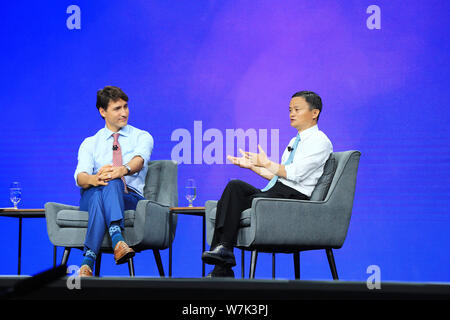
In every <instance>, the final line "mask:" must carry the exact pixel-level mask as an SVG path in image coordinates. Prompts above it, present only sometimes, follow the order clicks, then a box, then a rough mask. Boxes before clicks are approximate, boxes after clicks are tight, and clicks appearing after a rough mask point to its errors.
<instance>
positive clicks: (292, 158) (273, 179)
mask: <svg viewBox="0 0 450 320" xmlns="http://www.w3.org/2000/svg"><path fill="white" fill-rule="evenodd" d="M299 142H300V133H298V134H297V138H295V141H294V144H293V147H292V151H291V153H290V154H289V158H288V159H287V160H286V162H285V163H283V164H284V165H287V164H291V163H292V161H293V160H294V155H295V151H296V150H297V146H298V143H299ZM277 180H278V176H277V175H275V176H274V177H273V178H272V179H271V180H270V181H269V183H268V184H267V186H266V187H265V188H264V189H261V191H262V192H264V191H267V190H269V189H270V188H272V187H273V186H274V185H275V183H276V182H277Z"/></svg>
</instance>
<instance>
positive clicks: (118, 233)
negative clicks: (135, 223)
mask: <svg viewBox="0 0 450 320" xmlns="http://www.w3.org/2000/svg"><path fill="white" fill-rule="evenodd" d="M108 231H109V235H110V236H111V242H112V248H113V250H114V248H115V247H116V244H117V243H118V242H119V241H125V239H124V238H123V236H122V229H121V228H120V225H119V222H118V221H114V222H112V223H111V226H110V227H109V229H108Z"/></svg>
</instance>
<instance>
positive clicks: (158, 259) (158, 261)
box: [153, 249, 165, 277]
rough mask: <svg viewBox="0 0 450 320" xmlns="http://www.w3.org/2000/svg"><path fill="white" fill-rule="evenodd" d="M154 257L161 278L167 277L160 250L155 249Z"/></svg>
mask: <svg viewBox="0 0 450 320" xmlns="http://www.w3.org/2000/svg"><path fill="white" fill-rule="evenodd" d="M153 255H154V256H155V261H156V266H157V267H158V271H159V276H160V277H165V275H164V268H163V264H162V261H161V255H160V254H159V250H157V249H153Z"/></svg>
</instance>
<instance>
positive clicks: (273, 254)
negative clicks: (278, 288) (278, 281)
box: [272, 252, 275, 279]
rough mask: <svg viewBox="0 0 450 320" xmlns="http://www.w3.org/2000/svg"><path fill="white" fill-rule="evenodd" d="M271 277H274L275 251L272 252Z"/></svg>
mask: <svg viewBox="0 0 450 320" xmlns="http://www.w3.org/2000/svg"><path fill="white" fill-rule="evenodd" d="M272 279H275V252H272Z"/></svg>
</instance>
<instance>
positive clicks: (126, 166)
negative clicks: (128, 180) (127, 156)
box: [123, 164, 131, 176]
mask: <svg viewBox="0 0 450 320" xmlns="http://www.w3.org/2000/svg"><path fill="white" fill-rule="evenodd" d="M123 166H124V167H125V168H126V169H127V174H126V176H127V175H129V174H130V172H131V168H130V166H129V165H128V164H124V165H123Z"/></svg>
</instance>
